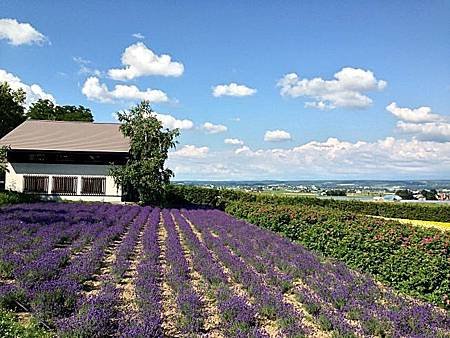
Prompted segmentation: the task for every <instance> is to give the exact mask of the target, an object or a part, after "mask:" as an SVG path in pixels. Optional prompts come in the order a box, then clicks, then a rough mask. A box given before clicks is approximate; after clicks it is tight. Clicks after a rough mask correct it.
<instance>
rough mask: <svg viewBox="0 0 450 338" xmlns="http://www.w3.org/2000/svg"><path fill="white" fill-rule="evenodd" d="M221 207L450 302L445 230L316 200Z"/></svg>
mask: <svg viewBox="0 0 450 338" xmlns="http://www.w3.org/2000/svg"><path fill="white" fill-rule="evenodd" d="M226 211H227V212H229V213H231V214H232V215H235V216H237V217H240V218H243V219H245V220H247V221H249V222H252V223H255V224H258V225H260V226H262V227H264V228H267V229H270V230H273V231H276V232H280V233H282V234H283V235H285V236H286V237H288V238H290V239H292V240H295V241H298V242H300V243H302V244H303V245H305V246H306V247H307V248H308V249H312V250H315V251H318V252H320V253H322V254H324V255H326V256H329V257H333V258H336V259H339V260H341V261H343V262H345V263H346V264H348V265H349V266H350V267H353V268H357V269H359V270H361V271H364V272H368V273H370V274H372V275H373V276H376V277H377V278H378V279H379V280H380V281H382V282H384V283H386V284H387V285H391V286H392V287H394V288H396V289H397V290H399V291H402V292H404V293H406V294H409V295H412V296H416V297H419V298H422V299H425V300H428V301H431V302H433V303H435V304H438V305H440V306H446V307H450V300H449V299H448V294H450V282H449V280H450V279H449V276H450V266H449V264H448V259H449V254H450V248H449V244H450V234H449V233H447V232H441V231H439V230H437V229H432V228H420V227H414V226H411V225H407V224H400V223H398V222H395V221H386V220H381V219H374V218H370V217H365V216H358V215H355V214H353V213H349V212H342V211H338V210H333V209H329V208H321V207H316V206H299V205H295V206H293V205H290V206H288V205H269V204H267V203H243V202H240V201H239V202H234V203H230V204H229V205H228V206H227V208H226ZM446 297H447V298H446Z"/></svg>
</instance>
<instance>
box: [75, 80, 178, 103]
mask: <svg viewBox="0 0 450 338" xmlns="http://www.w3.org/2000/svg"><path fill="white" fill-rule="evenodd" d="M81 92H82V93H83V94H84V95H85V96H86V97H87V98H88V99H89V100H92V101H98V102H104V103H114V102H117V101H121V100H122V101H134V100H148V101H150V102H156V103H157V102H167V101H168V100H169V98H168V97H167V94H166V93H164V92H163V91H161V90H159V89H150V88H148V89H146V90H145V91H141V90H139V88H138V87H136V86H134V85H131V86H127V85H116V86H114V90H109V89H108V87H107V86H106V84H104V83H100V80H99V79H98V78H97V77H95V76H91V77H89V78H88V79H87V80H86V82H85V83H84V85H83V88H82V90H81Z"/></svg>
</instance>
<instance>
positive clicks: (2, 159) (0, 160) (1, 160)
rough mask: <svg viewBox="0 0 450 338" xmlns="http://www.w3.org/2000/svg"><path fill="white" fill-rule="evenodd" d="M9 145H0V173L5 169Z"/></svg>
mask: <svg viewBox="0 0 450 338" xmlns="http://www.w3.org/2000/svg"><path fill="white" fill-rule="evenodd" d="M8 149H9V147H7V146H1V147H0V174H2V173H4V172H5V171H7V168H6V167H7V161H8V160H7V154H8Z"/></svg>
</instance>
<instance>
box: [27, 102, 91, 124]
mask: <svg viewBox="0 0 450 338" xmlns="http://www.w3.org/2000/svg"><path fill="white" fill-rule="evenodd" d="M26 115H27V117H28V118H29V119H31V120H52V121H84V122H93V121H94V117H93V116H92V113H91V110H90V109H89V108H86V107H83V106H81V105H80V106H78V107H77V106H68V105H66V106H58V105H55V104H54V103H53V102H52V101H50V100H43V99H40V100H38V101H36V102H35V103H33V104H32V105H31V107H30V109H28V112H27V114H26Z"/></svg>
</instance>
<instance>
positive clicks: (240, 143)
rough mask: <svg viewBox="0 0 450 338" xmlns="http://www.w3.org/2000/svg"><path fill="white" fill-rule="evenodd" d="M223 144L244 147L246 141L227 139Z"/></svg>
mask: <svg viewBox="0 0 450 338" xmlns="http://www.w3.org/2000/svg"><path fill="white" fill-rule="evenodd" d="M223 142H224V143H225V144H232V145H237V146H242V145H244V141H242V140H240V139H238V138H226V139H225V140H224V141H223Z"/></svg>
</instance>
